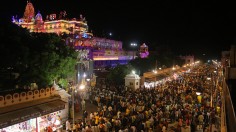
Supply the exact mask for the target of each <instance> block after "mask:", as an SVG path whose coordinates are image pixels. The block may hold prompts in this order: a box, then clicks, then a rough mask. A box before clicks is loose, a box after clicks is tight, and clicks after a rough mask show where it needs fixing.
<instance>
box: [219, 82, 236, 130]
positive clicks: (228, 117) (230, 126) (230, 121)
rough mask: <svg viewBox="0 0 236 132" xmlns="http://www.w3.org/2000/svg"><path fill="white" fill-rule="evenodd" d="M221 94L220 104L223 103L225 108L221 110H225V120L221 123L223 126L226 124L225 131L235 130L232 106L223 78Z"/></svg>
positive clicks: (235, 122)
mask: <svg viewBox="0 0 236 132" xmlns="http://www.w3.org/2000/svg"><path fill="white" fill-rule="evenodd" d="M223 95H224V96H223V97H224V99H223V100H222V105H223V104H225V105H224V106H223V107H225V109H222V110H225V121H224V122H221V123H222V125H223V126H226V127H225V131H226V132H235V131H236V118H235V112H234V106H233V102H232V100H231V94H230V90H229V87H228V84H227V83H226V80H225V79H223ZM223 128H224V127H223Z"/></svg>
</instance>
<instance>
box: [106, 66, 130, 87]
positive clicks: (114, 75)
mask: <svg viewBox="0 0 236 132" xmlns="http://www.w3.org/2000/svg"><path fill="white" fill-rule="evenodd" d="M131 70H132V66H131V65H119V64H118V65H117V66H116V67H115V68H114V69H111V70H110V72H109V74H108V75H107V80H108V81H109V82H111V83H112V84H114V85H116V86H121V85H124V83H125V76H126V75H127V74H129V73H130V71H131Z"/></svg>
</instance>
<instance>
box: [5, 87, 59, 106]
mask: <svg viewBox="0 0 236 132" xmlns="http://www.w3.org/2000/svg"><path fill="white" fill-rule="evenodd" d="M53 95H55V88H54V87H51V88H45V89H40V90H33V91H28V92H21V93H13V94H7V95H5V96H0V108H1V107H6V106H11V105H15V104H20V103H24V102H29V101H33V100H38V99H43V98H48V97H50V96H53Z"/></svg>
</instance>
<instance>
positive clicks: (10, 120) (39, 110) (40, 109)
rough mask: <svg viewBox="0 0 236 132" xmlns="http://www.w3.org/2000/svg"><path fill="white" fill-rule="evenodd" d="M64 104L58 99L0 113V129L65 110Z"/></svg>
mask: <svg viewBox="0 0 236 132" xmlns="http://www.w3.org/2000/svg"><path fill="white" fill-rule="evenodd" d="M65 103H66V102H64V101H62V100H60V99H58V100H53V101H50V102H44V103H42V104H37V105H32V106H27V107H24V108H20V109H16V110H14V111H8V112H5V113H0V128H4V127H7V126H11V125H14V124H17V123H20V122H23V121H26V120H29V119H33V118H36V117H39V116H43V115H46V114H49V113H52V112H55V111H59V110H62V109H65ZM19 105H20V104H19ZM0 109H2V108H0Z"/></svg>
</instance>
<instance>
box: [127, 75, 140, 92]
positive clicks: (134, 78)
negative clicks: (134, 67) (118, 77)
mask: <svg viewBox="0 0 236 132" xmlns="http://www.w3.org/2000/svg"><path fill="white" fill-rule="evenodd" d="M125 86H126V87H127V88H128V89H131V90H133V91H134V90H136V89H138V88H139V87H140V77H139V75H137V74H135V72H134V71H132V73H130V74H128V75H126V77H125Z"/></svg>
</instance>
